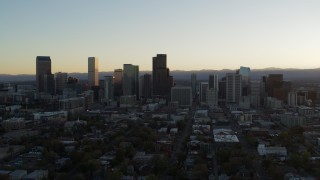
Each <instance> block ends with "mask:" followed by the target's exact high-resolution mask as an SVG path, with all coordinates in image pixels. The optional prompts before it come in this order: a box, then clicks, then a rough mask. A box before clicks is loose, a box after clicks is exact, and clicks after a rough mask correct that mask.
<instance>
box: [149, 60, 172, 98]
mask: <svg viewBox="0 0 320 180" xmlns="http://www.w3.org/2000/svg"><path fill="white" fill-rule="evenodd" d="M152 60H153V61H152V78H153V80H152V83H153V95H154V96H163V97H166V98H169V97H170V91H171V87H172V86H173V78H172V76H170V70H169V69H168V68H167V55H166V54H157V56H156V57H153V59H152Z"/></svg>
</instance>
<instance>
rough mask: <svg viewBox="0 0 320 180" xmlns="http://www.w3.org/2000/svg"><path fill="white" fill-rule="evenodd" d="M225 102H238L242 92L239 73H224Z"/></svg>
mask: <svg viewBox="0 0 320 180" xmlns="http://www.w3.org/2000/svg"><path fill="white" fill-rule="evenodd" d="M226 81H227V82H226V91H227V92H226V95H227V97H226V100H227V103H239V99H240V97H241V94H242V78H241V75H240V74H236V73H227V75H226Z"/></svg>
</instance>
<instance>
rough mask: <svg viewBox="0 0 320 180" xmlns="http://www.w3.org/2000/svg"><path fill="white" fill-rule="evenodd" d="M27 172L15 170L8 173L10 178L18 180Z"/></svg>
mask: <svg viewBox="0 0 320 180" xmlns="http://www.w3.org/2000/svg"><path fill="white" fill-rule="evenodd" d="M27 174H28V172H27V171H26V170H15V171H13V172H12V173H10V175H9V177H10V179H11V180H20V179H22V178H23V177H24V176H26V175H27Z"/></svg>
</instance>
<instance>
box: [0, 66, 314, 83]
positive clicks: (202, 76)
mask: <svg viewBox="0 0 320 180" xmlns="http://www.w3.org/2000/svg"><path fill="white" fill-rule="evenodd" d="M235 71H236V70H232V69H222V70H210V69H202V70H172V71H170V74H171V75H172V76H173V78H174V79H177V80H188V79H190V76H191V74H192V73H195V74H197V79H198V80H207V79H208V76H209V74H212V73H216V74H218V76H219V78H221V77H223V76H224V75H225V74H226V73H232V72H235ZM146 73H149V74H151V73H152V71H140V75H142V74H146ZM112 74H113V72H111V71H107V72H106V71H103V72H99V78H100V79H103V77H104V76H110V75H112ZM268 74H283V76H284V79H285V80H303V79H312V80H317V79H319V81H320V78H319V77H320V68H314V69H298V68H275V67H269V68H263V69H251V78H252V79H259V78H260V77H261V76H266V75H268ZM68 76H71V77H75V78H78V79H80V80H86V79H87V73H86V72H72V73H68ZM21 81H35V74H17V75H11V74H0V82H21Z"/></svg>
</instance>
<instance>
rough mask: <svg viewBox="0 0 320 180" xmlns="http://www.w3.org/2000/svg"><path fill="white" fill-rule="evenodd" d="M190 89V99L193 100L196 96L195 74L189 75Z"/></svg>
mask: <svg viewBox="0 0 320 180" xmlns="http://www.w3.org/2000/svg"><path fill="white" fill-rule="evenodd" d="M191 89H192V97H193V98H195V97H196V96H197V75H196V74H195V73H192V74H191Z"/></svg>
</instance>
